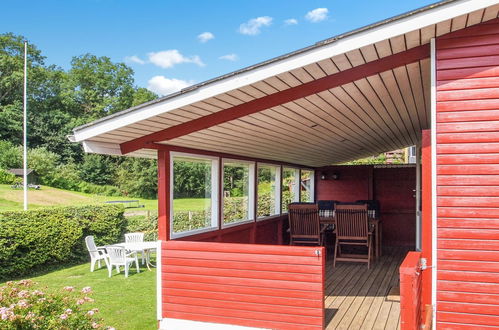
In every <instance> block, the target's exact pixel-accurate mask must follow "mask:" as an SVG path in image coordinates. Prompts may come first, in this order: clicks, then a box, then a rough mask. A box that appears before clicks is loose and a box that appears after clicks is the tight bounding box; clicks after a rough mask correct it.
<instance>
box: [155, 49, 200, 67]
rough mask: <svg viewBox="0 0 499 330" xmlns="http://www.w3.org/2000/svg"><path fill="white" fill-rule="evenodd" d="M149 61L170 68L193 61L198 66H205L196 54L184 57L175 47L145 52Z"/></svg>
mask: <svg viewBox="0 0 499 330" xmlns="http://www.w3.org/2000/svg"><path fill="white" fill-rule="evenodd" d="M147 55H148V56H149V61H150V62H151V63H153V64H155V65H157V66H159V67H161V68H163V69H168V68H172V67H174V66H175V65H177V64H181V63H194V64H197V65H198V66H205V64H204V63H203V61H201V58H200V57H199V56H197V55H195V56H191V57H186V56H184V55H182V54H181V53H180V52H179V51H178V50H176V49H170V50H163V51H160V52H152V53H149V54H147Z"/></svg>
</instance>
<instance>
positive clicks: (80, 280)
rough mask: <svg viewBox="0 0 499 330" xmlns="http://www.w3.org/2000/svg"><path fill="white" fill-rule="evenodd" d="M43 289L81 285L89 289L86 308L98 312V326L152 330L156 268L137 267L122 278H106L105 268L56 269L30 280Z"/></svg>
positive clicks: (122, 273) (154, 319) (114, 275)
mask: <svg viewBox="0 0 499 330" xmlns="http://www.w3.org/2000/svg"><path fill="white" fill-rule="evenodd" d="M31 280H33V281H34V282H37V283H38V285H39V286H40V287H46V289H44V290H49V291H50V290H61V289H62V288H63V287H65V286H74V287H75V288H77V289H79V290H81V289H82V288H83V287H85V286H90V287H91V288H92V291H93V294H92V295H91V297H92V298H93V299H94V300H95V302H93V303H92V304H91V306H90V305H89V307H90V308H98V309H99V317H100V318H102V319H103V320H102V324H104V325H108V326H113V327H115V328H116V329H119V330H121V329H156V328H157V323H156V269H155V268H152V271H148V270H147V268H141V269H140V273H139V274H137V273H136V269H135V268H133V269H131V270H130V273H129V275H128V278H125V274H124V270H123V267H121V273H120V274H116V270H113V276H112V277H111V278H109V277H108V273H107V269H106V267H105V266H104V267H102V268H100V269H97V270H95V271H94V272H93V273H91V272H90V264H89V263H86V264H83V265H78V266H72V267H68V268H65V269H61V270H56V271H53V272H50V273H48V274H45V275H41V276H36V277H32V278H31Z"/></svg>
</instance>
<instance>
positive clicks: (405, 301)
mask: <svg viewBox="0 0 499 330" xmlns="http://www.w3.org/2000/svg"><path fill="white" fill-rule="evenodd" d="M420 259H421V252H414V251H411V252H409V253H408V254H407V256H406V257H405V259H404V261H403V262H402V265H400V268H399V273H400V328H401V329H402V330H416V329H419V328H420V324H421V321H422V308H423V305H422V303H421V299H422V281H421V278H422V276H421V270H420Z"/></svg>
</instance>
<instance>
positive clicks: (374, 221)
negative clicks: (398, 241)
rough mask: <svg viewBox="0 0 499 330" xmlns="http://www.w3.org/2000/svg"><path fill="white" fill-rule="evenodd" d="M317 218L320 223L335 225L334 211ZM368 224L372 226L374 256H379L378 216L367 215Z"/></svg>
mask: <svg viewBox="0 0 499 330" xmlns="http://www.w3.org/2000/svg"><path fill="white" fill-rule="evenodd" d="M319 219H320V222H321V225H335V226H336V219H335V217H334V212H332V213H330V214H328V215H319ZM368 221H369V225H371V226H373V227H374V240H375V241H374V247H375V251H374V252H375V255H376V257H379V256H381V235H382V227H381V226H382V224H381V220H380V219H379V218H378V217H371V216H369V218H368Z"/></svg>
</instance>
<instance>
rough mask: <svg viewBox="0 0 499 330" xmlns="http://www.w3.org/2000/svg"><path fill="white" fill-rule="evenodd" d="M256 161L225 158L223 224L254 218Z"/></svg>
mask: <svg viewBox="0 0 499 330" xmlns="http://www.w3.org/2000/svg"><path fill="white" fill-rule="evenodd" d="M254 172H255V166H254V163H249V162H242V161H232V160H224V162H223V224H230V223H235V222H240V221H246V220H250V219H254V196H255V191H254V178H255V173H254Z"/></svg>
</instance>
